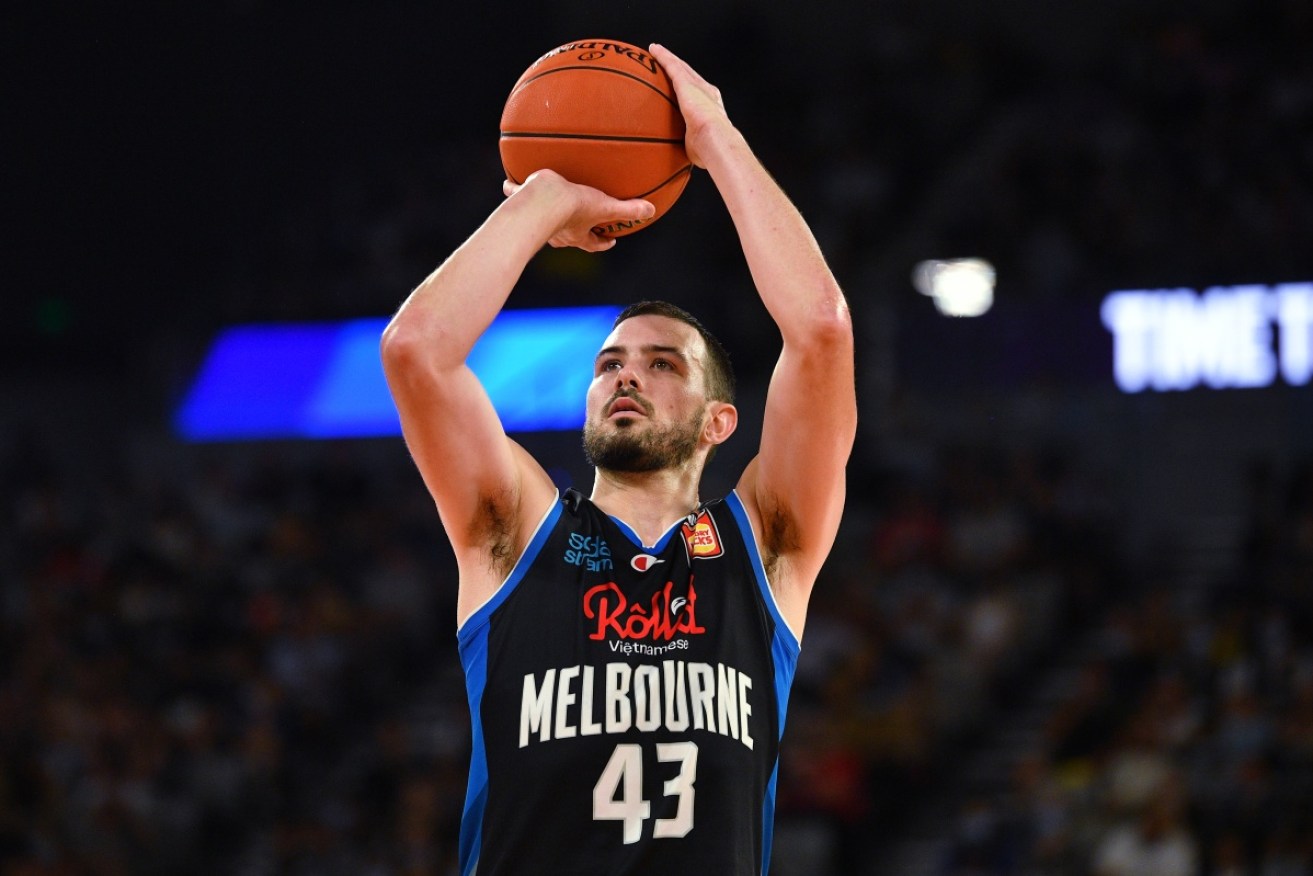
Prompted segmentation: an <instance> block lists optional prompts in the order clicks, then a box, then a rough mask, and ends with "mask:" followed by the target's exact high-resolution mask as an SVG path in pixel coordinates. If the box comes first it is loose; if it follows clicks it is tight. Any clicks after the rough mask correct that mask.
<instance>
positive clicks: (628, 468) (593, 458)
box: [584, 412, 702, 474]
mask: <svg viewBox="0 0 1313 876" xmlns="http://www.w3.org/2000/svg"><path fill="white" fill-rule="evenodd" d="M637 425H638V418H637V417H632V418H628V419H621V420H617V421H616V422H615V426H616V428H615V431H613V432H603V431H602V428H601V426H600V425H599V424H597V423H592V422H590V423H587V424H585V425H584V456H585V457H587V459H588V463H589V465H592V466H595V467H596V468H600V469H604V470H606V471H622V472H631V473H635V474H638V473H641V472H649V471H661V470H662V469H666V468H675V467H676V466H680V465H683V464H684V463H686V462H688V461H689V460H690V459H692V458H693V454H694V453H695V452H697V448H698V436H699V435H700V434H701V433H702V414H701V412H698V413H695V414H694V415H693V417H692V419H690V420H688V421H687V422H684V423H672V424H671V425H669V426H659V427H658V426H649V428H647V429H646V430H639V429H637V428H635V427H636V426H637Z"/></svg>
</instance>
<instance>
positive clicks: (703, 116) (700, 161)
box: [648, 43, 734, 168]
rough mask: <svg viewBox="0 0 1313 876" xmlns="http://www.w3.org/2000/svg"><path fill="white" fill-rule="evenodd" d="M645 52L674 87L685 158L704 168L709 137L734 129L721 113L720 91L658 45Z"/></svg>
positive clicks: (649, 47) (723, 113)
mask: <svg viewBox="0 0 1313 876" xmlns="http://www.w3.org/2000/svg"><path fill="white" fill-rule="evenodd" d="M648 51H650V52H651V53H652V57H654V58H656V59H657V61H658V62H659V63H660V64H661V66H662V67H663V68H665V71H666V73H668V74H669V75H670V82H671V84H673V85H674V86H675V97H676V98H677V99H678V101H679V111H680V112H681V113H683V114H684V126H685V128H686V131H685V134H684V150H685V151H686V152H687V153H688V159H689V161H692V162H693V164H695V165H696V166H698V167H702V168H705V167H706V166H707V164H706V158H707V156H708V154H709V153H710V151H711V147H710V144H711V141H712V140H713V138H715V137H718V136H720V135H721V134H722V133H724V132H726V131H731V130H733V127H734V126H733V125H732V124H731V123H730V120H729V116H728V115H727V114H726V112H725V102H724V100H723V99H722V98H721V96H720V89H719V88H717V87H716V86H714V85H712V84H711V83H710V82H708V81H707V80H705V79H703V78H702V76H701V75H700V74H699V73H698V72H697V71H696V70H694V69H693V68H692V67H690V66H689V65H688V62H687V61H685V60H684V59H683V58H680V57H679V56H678V55H676V54H675V53H674V52H672V51H670V50H669V49H667V48H666V47H665V46H663V45H661V44H660V43H652V45H650V46H648Z"/></svg>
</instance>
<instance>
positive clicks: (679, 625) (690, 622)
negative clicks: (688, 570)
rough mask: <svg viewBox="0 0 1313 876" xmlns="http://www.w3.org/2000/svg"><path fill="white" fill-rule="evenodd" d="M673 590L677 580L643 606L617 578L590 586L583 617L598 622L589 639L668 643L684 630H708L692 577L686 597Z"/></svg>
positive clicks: (685, 632) (684, 631) (684, 632)
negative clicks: (701, 620)
mask: <svg viewBox="0 0 1313 876" xmlns="http://www.w3.org/2000/svg"><path fill="white" fill-rule="evenodd" d="M674 589H675V582H673V581H667V582H666V585H665V586H664V587H662V588H661V589H660V590H659V591H657V592H656V593H653V594H652V598H651V600H650V601H649V602H648V604H647V605H644V604H643V603H641V602H630V601H629V599H628V598H627V597H626V596H625V593H624V591H623V590H621V589H620V585H619V584H616V583H615V582H614V581H608V582H607V583H605V584H598V585H597V586H595V587H590V588H589V589H588V591H587V592H585V593H584V601H583V610H584V617H586V618H588V619H589V620H590V621H595V622H596V624H597V626H596V628H595V629H594V630H593V631H592V632H590V633H589V634H588V638H590V639H593V640H594V641H604V640H606V639H608V638H612V639H620V640H622V641H629V640H633V639H638V640H645V641H659V642H669V641H670V640H671V639H673V638H675V636H676V635H678V634H681V633H683V634H685V635H698V634H701V633H705V632H706V631H707V628H706V627H703V626H700V625H699V624H698V621H697V601H698V595H697V591H696V590H694V589H693V580H692V579H691V578H690V579H689V582H688V595H687V596H675V595H674V593H673V591H674Z"/></svg>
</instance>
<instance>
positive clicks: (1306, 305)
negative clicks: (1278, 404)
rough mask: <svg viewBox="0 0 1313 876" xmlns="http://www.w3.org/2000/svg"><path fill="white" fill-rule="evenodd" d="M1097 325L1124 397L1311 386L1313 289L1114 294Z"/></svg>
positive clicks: (1285, 287)
mask: <svg viewBox="0 0 1313 876" xmlns="http://www.w3.org/2000/svg"><path fill="white" fill-rule="evenodd" d="M1102 317H1103V324H1104V326H1105V327H1107V329H1108V331H1110V332H1111V333H1112V336H1113V377H1114V379H1115V380H1116V381H1117V386H1118V387H1120V388H1121V389H1122V390H1123V391H1124V392H1141V391H1143V390H1155V391H1168V390H1184V389H1193V388H1194V387H1197V386H1206V387H1210V388H1213V389H1228V388H1237V389H1238V388H1254V387H1263V386H1271V385H1273V384H1278V383H1285V384H1287V385H1290V386H1304V385H1306V384H1307V383H1309V381H1310V380H1313V283H1285V284H1281V285H1276V286H1260V285H1246V286H1214V287H1211V288H1209V289H1206V290H1204V292H1202V293H1198V292H1196V291H1195V290H1193V289H1157V290H1136V291H1120V292H1113V293H1111V294H1110V295H1108V296H1107V298H1105V299H1104V301H1103V306H1102Z"/></svg>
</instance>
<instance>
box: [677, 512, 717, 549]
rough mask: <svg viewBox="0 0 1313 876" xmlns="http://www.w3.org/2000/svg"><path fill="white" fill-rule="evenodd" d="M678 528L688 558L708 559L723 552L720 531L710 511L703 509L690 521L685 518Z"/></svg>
mask: <svg viewBox="0 0 1313 876" xmlns="http://www.w3.org/2000/svg"><path fill="white" fill-rule="evenodd" d="M690 516H692V515H690ZM680 528H681V529H682V531H683V534H684V546H685V547H686V548H688V557H689V559H690V560H710V559H712V558H713V557H718V556H720V555H721V554H723V553H724V552H725V549H724V548H723V547H721V544H720V531H719V530H717V529H716V521H715V520H713V519H712V517H711V512H710V511H703V512H702V513H701V514H699V515H698V516H697V517H696V518H695V519H694V520H693V521H692V522H690V521H688V520H685V521H684V522H683V523H681V524H680Z"/></svg>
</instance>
